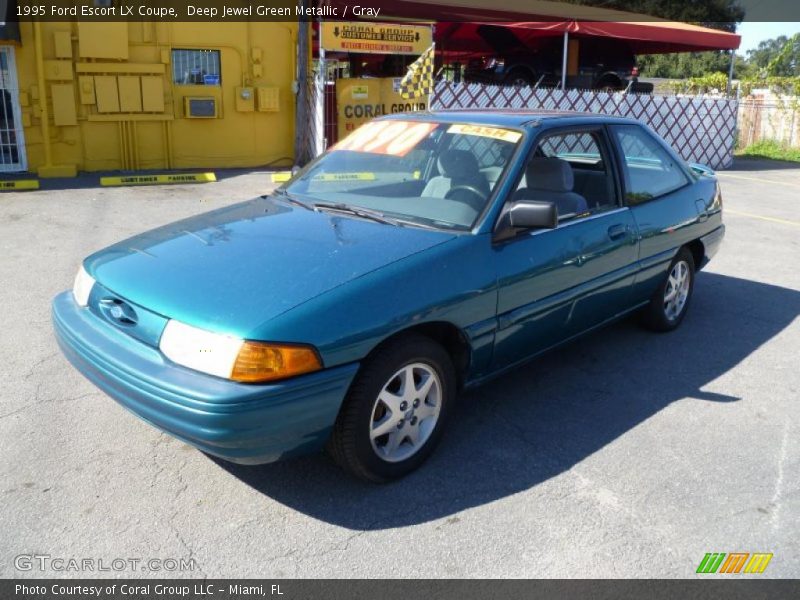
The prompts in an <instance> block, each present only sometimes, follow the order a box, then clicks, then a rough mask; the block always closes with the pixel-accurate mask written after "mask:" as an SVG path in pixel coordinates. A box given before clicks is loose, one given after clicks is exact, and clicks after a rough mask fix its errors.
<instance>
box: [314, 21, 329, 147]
mask: <svg viewBox="0 0 800 600" xmlns="http://www.w3.org/2000/svg"><path fill="white" fill-rule="evenodd" d="M319 30H320V31H322V21H321V20H320V22H319ZM317 39H318V40H319V50H318V52H319V64H318V66H317V69H318V70H317V77H316V80H315V81H314V96H315V97H314V100H315V102H314V134H315V135H314V157H317V156H319V155H320V154H322V153H323V152H325V146H326V145H327V144H326V143H325V83H326V82H327V80H328V72H327V67H326V66H325V48H323V47H322V35H321V34H320V35H318V36H317Z"/></svg>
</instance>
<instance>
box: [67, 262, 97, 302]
mask: <svg viewBox="0 0 800 600" xmlns="http://www.w3.org/2000/svg"><path fill="white" fill-rule="evenodd" d="M92 287H94V279H93V278H92V276H91V275H89V274H88V273H87V272H86V269H84V268H83V265H81V268H80V269H78V274H77V275H75V283H73V284H72V295H73V297H74V298H75V302H77V303H78V306H86V305H87V304H89V294H91V293H92Z"/></svg>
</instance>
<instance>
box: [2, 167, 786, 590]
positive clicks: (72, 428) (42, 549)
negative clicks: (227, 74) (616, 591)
mask: <svg viewBox="0 0 800 600" xmlns="http://www.w3.org/2000/svg"><path fill="white" fill-rule="evenodd" d="M720 179H721V181H722V185H723V193H724V206H725V210H726V216H725V221H726V223H727V226H728V230H727V237H726V241H725V244H724V246H723V248H722V251H721V253H720V255H719V256H718V257H717V258H716V259H715V261H714V262H712V263H711V264H710V265H709V267H708V268H707V270H706V271H704V272H703V273H702V274H701V275H700V276H699V278H698V280H697V285H696V287H695V296H694V299H693V305H692V306H691V308H690V311H689V314H688V316H687V318H686V320H685V321H684V324H683V326H682V327H681V328H680V329H679V330H678V331H676V332H674V333H671V334H666V335H655V334H652V333H648V332H646V331H644V330H641V329H639V328H638V327H637V325H636V324H635V322H633V321H632V320H628V321H624V322H621V323H619V324H617V325H614V326H612V327H610V328H608V329H605V330H603V331H602V332H600V333H597V334H595V335H592V336H591V337H586V338H584V339H582V340H581V341H578V342H576V343H573V344H571V345H569V346H567V347H564V348H563V349H561V350H558V351H556V352H554V353H551V354H550V355H548V356H546V357H543V358H542V359H540V360H538V361H536V362H534V363H532V364H531V365H530V366H528V367H526V368H524V369H521V370H519V371H517V372H515V373H513V374H511V375H509V376H507V377H505V378H502V379H500V380H497V381H495V382H494V383H491V384H489V385H487V386H484V387H483V388H480V389H478V390H476V391H473V392H471V393H469V394H467V395H465V396H464V397H463V398H462V401H461V403H460V406H459V410H458V412H457V415H456V418H455V419H454V420H453V421H452V423H451V429H450V431H449V432H448V435H447V436H446V437H445V440H444V442H443V444H442V445H441V446H440V448H439V450H438V451H437V452H436V454H435V455H434V457H433V458H432V460H431V461H430V462H429V463H428V464H427V465H426V466H425V467H424V468H423V469H422V470H420V471H419V472H417V473H415V474H413V475H411V476H410V477H408V478H406V479H404V480H402V481H400V482H398V483H394V484H391V485H386V486H374V485H367V484H362V483H359V482H356V481H353V480H351V479H349V478H347V477H346V476H344V474H343V473H342V472H340V471H339V470H338V469H337V468H336V467H335V466H334V465H333V464H332V463H331V461H330V460H329V459H327V458H326V457H325V456H322V455H320V456H313V457H309V458H303V459H299V460H294V461H289V462H285V463H278V464H274V465H266V466H261V467H237V466H233V465H227V464H223V463H220V462H216V461H214V460H211V459H210V458H208V457H207V456H205V455H203V454H201V453H200V452H197V451H195V450H193V449H191V448H189V447H188V446H186V445H185V444H183V443H181V442H178V441H176V440H174V439H172V438H170V437H168V436H166V435H163V434H160V433H159V432H158V431H156V430H155V429H153V428H152V427H150V426H149V425H147V424H145V423H143V422H141V421H139V420H138V419H136V418H135V417H133V416H132V415H131V414H129V413H127V412H126V411H125V410H124V409H122V408H121V407H120V406H118V405H117V404H116V403H114V402H113V401H112V400H110V399H109V398H107V397H106V396H105V395H104V394H103V393H101V392H99V391H98V390H97V389H95V388H94V387H93V386H92V385H91V384H90V383H89V382H88V381H87V380H85V379H84V378H83V377H82V376H80V375H79V374H78V373H77V372H76V371H75V370H74V369H73V368H72V367H71V366H69V364H68V363H67V361H66V360H65V359H64V358H63V357H62V355H61V354H60V352H59V351H58V349H57V347H56V344H55V340H54V338H53V334H52V330H51V325H50V315H49V311H50V300H51V298H52V297H53V296H54V295H55V294H56V293H58V292H60V291H61V290H64V289H67V288H69V287H71V285H72V279H73V277H74V274H75V271H76V269H77V265H78V263H79V261H80V259H81V258H82V257H84V256H85V255H87V254H89V253H90V252H92V251H93V250H96V249H99V248H102V247H103V246H106V245H108V244H110V243H112V242H114V241H117V240H119V239H122V238H123V237H126V236H128V235H131V234H134V233H137V232H139V231H142V230H144V229H148V228H151V227H154V226H157V225H161V224H164V223H167V222H169V221H172V220H175V219H177V218H181V217H184V216H188V215H191V214H194V213H198V212H203V211H206V210H210V209H213V208H217V207H220V206H223V205H225V204H228V203H231V202H235V201H238V200H243V199H246V198H248V197H251V196H253V195H255V194H256V193H260V192H263V191H265V190H266V189H268V188H269V187H271V186H272V184H271V183H269V177H268V176H267V175H266V174H265V173H260V172H252V173H243V174H231V176H230V177H226V178H223V179H221V181H219V182H217V183H213V184H204V185H185V186H169V187H166V186H156V187H146V188H136V189H134V188H92V187H86V188H81V189H67V190H46V191H37V192H26V193H5V194H3V195H1V196H0V252H2V258H1V259H0V281H2V286H1V287H0V307H2V308H1V309H0V331H2V340H3V343H2V344H0V389H1V390H2V396H1V397H0V398H1V399H0V498H1V499H2V500H1V502H2V510H0V540H1V541H0V577H42V576H52V575H56V576H65V577H76V576H109V575H112V576H164V575H176V574H177V575H181V576H201V577H202V576H208V577H236V576H238V577H256V576H259V577H587V578H589V577H625V578H627V577H647V578H653V577H692V576H694V574H695V569H696V568H697V565H698V563H699V562H700V560H701V559H702V558H703V556H704V554H705V553H707V552H738V551H741V552H771V553H773V554H774V557H773V559H772V562H771V563H770V564H769V567H768V569H767V570H766V572H765V573H764V575H761V577H764V576H770V577H798V576H800V441H798V434H800V405H799V404H798V399H799V398H800V358H799V357H800V327H798V324H799V323H800V319H798V315H800V167H798V166H795V167H793V168H789V167H787V166H786V165H782V164H780V163H770V162H756V161H746V162H744V161H742V162H739V163H737V164H736V165H735V166H734V168H733V169H731V170H729V171H726V172H723V173H720ZM21 554H47V555H50V556H51V557H53V558H59V557H61V558H66V559H68V558H79V559H80V558H93V559H96V560H100V559H102V560H103V561H105V562H106V564H110V563H111V561H112V560H113V559H115V558H129V557H132V558H141V559H143V560H147V559H151V558H155V559H165V558H176V559H181V558H185V559H188V558H192V559H194V563H195V564H196V569H195V570H194V571H186V572H183V573H165V572H163V571H162V572H152V571H142V570H136V571H132V570H130V569H129V568H127V567H126V568H125V569H124V570H122V571H119V572H111V573H109V572H84V573H76V572H58V571H54V570H52V569H51V570H47V571H40V570H38V569H36V568H34V569H32V570H29V571H20V570H18V569H16V568H15V557H16V556H18V555H21Z"/></svg>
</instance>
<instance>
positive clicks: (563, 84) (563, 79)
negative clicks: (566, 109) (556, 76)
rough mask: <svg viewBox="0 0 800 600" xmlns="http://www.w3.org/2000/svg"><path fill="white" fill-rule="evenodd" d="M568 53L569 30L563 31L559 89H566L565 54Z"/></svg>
mask: <svg viewBox="0 0 800 600" xmlns="http://www.w3.org/2000/svg"><path fill="white" fill-rule="evenodd" d="M568 53H569V31H565V32H564V49H563V51H562V53H561V89H562V90H565V89H567V54H568Z"/></svg>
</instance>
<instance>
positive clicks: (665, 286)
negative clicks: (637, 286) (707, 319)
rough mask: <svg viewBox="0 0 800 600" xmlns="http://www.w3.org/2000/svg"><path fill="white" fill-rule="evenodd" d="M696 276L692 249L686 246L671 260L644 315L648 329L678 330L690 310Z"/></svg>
mask: <svg viewBox="0 0 800 600" xmlns="http://www.w3.org/2000/svg"><path fill="white" fill-rule="evenodd" d="M694 275H695V266H694V258H693V257H692V253H691V252H690V251H689V249H688V248H686V247H683V248H681V249H680V250H679V251H678V254H677V255H676V256H675V258H673V259H672V262H671V263H670V265H669V270H668V271H667V276H666V277H665V278H664V281H663V282H662V283H661V285H659V286H658V289H656V291H655V292H654V293H653V296H652V297H651V298H650V304H648V305H647V307H646V308H645V309H644V311H643V313H642V322H643V323H644V325H645V327H647V328H648V329H651V330H653V331H659V332H665V331H672V330H674V329H677V328H678V326H679V325H680V324H681V322H682V321H683V318H684V317H685V316H686V311H687V310H688V309H689V302H690V300H691V299H692V292H693V290H694Z"/></svg>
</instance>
